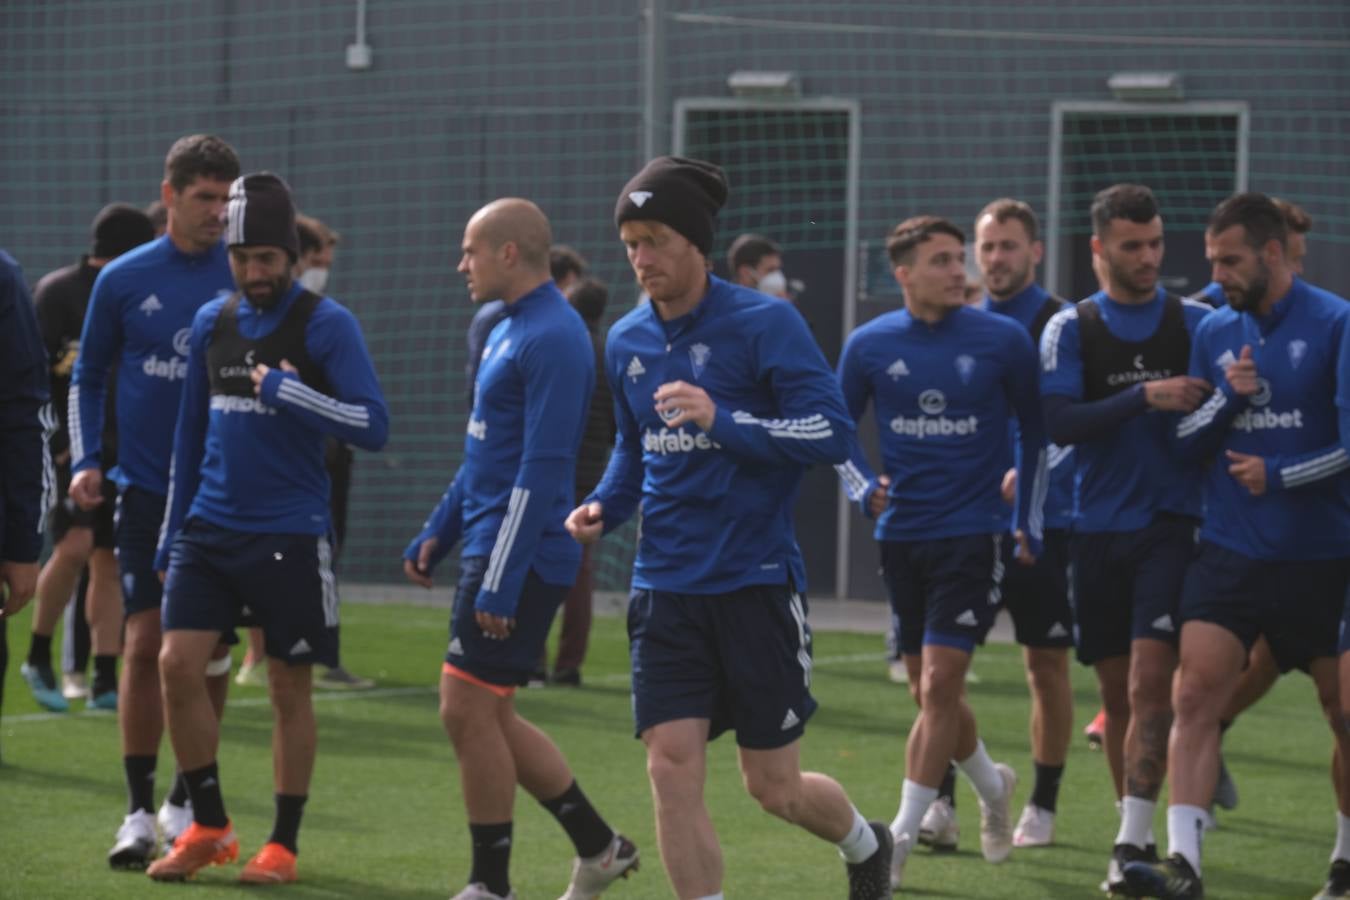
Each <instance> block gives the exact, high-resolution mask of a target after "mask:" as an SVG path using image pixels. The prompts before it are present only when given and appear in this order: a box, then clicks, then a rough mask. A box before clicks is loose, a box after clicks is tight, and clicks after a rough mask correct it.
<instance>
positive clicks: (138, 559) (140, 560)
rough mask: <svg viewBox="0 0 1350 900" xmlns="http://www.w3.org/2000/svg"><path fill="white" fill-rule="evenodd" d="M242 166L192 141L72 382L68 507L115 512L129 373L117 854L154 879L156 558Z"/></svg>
mask: <svg viewBox="0 0 1350 900" xmlns="http://www.w3.org/2000/svg"><path fill="white" fill-rule="evenodd" d="M238 174H239V158H238V157H237V156H236V155H235V152H234V150H233V149H232V148H231V147H230V145H229V144H227V143H225V142H224V141H223V140H221V139H220V138H218V137H215V136H212V135H202V134H197V135H190V136H188V137H184V138H180V139H179V140H178V141H176V142H175V143H174V145H173V146H172V147H171V148H169V154H168V156H167V158H166V159H165V161H164V181H163V184H162V185H161V186H160V196H161V199H162V200H163V202H164V205H165V206H166V207H168V209H169V227H168V231H167V232H166V233H165V235H164V236H163V237H161V238H158V239H157V240H154V241H151V242H150V243H148V244H143V245H142V246H140V247H137V248H136V249H135V250H133V251H131V252H130V253H127V254H124V255H122V256H120V257H118V258H117V259H115V260H113V261H112V262H110V263H108V265H106V266H104V267H103V271H101V272H100V273H99V275H98V278H97V279H96V280H95V282H94V291H93V294H92V295H91V296H90V298H89V311H88V313H87V315H86V316H85V321H84V331H83V333H82V334H81V337H80V354H79V357H78V358H77V359H76V360H75V369H74V373H73V375H72V377H71V383H70V404H69V405H70V421H69V423H68V427H69V430H70V456H71V462H72V465H71V470H72V472H74V474H73V475H72V477H71V480H70V491H69V494H70V497H71V499H73V500H74V501H75V502H76V503H78V504H79V505H80V506H81V507H83V508H84V509H93V508H94V507H96V506H98V505H99V504H100V503H103V502H104V499H103V475H102V465H103V447H102V443H101V438H102V433H103V416H104V399H105V394H106V385H107V380H108V374H109V371H110V370H111V369H112V367H113V366H114V365H116V366H117V391H116V401H117V402H116V409H117V428H116V431H117V434H118V446H117V466H116V467H115V468H113V469H112V470H111V471H110V472H109V477H110V478H112V479H113V480H114V481H115V482H117V492H118V497H117V524H116V529H115V535H114V540H115V542H116V544H117V547H116V551H117V565H118V569H119V571H120V573H121V583H122V600H123V607H124V611H125V613H126V621H125V632H124V638H123V647H122V677H121V683H120V685H119V690H118V704H117V716H118V724H119V726H120V728H121V733H122V754H123V755H122V762H123V768H124V769H125V772H126V781H127V796H128V813H127V816H126V818H125V819H123V821H122V825H121V827H120V828H119V829H118V831H117V839H116V841H115V843H114V844H113V847H112V849H111V850H110V851H109V853H108V862H109V864H110V865H112V866H113V867H114V868H138V869H139V868H144V867H145V866H146V864H147V863H149V862H150V860H151V859H153V858H154V855H155V850H156V833H155V824H156V821H155V814H154V813H153V812H152V810H153V809H154V790H155V763H156V760H157V757H158V753H159V741H160V737H161V735H162V734H163V731H164V716H163V711H162V710H163V707H162V701H161V697H160V683H159V650H160V600H161V585H160V581H159V576H158V574H157V573H156V571H155V567H154V558H155V547H156V543H157V541H158V538H159V529H160V525H161V523H162V521H163V519H164V505H165V495H166V494H167V493H168V490H169V457H170V455H171V453H172V449H173V422H174V419H175V417H176V415H177V413H178V403H179V399H180V397H181V390H180V389H181V387H182V381H183V376H184V375H185V373H186V371H187V366H186V356H187V349H188V337H189V335H190V334H191V330H192V328H191V326H192V317H193V316H194V315H195V314H196V312H197V310H198V309H199V308H200V307H201V306H202V304H204V303H206V302H207V301H208V300H210V299H211V298H212V297H214V296H216V295H217V294H221V293H228V292H229V291H232V290H234V278H233V277H232V276H231V274H230V267H229V263H228V262H227V260H226V255H225V245H224V244H223V243H221V240H220V236H221V231H222V225H221V223H220V214H221V212H222V210H224V208H225V198H226V196H227V194H228V192H229V188H230V182H231V180H233V179H234V178H236V177H237V176H238ZM226 649H227V648H225V647H222V648H221V649H220V651H219V653H220V656H219V657H218V659H216V660H213V662H212V664H211V681H212V696H213V698H215V702H216V705H217V709H218V710H219V709H221V708H223V705H224V702H225V690H226V688H227V687H228V685H227V683H226V682H227V679H226V676H227V675H228V673H229V656H228V653H225V652H224V651H225V650H226ZM186 800H187V791H186V788H185V786H184V785H183V784H182V782H181V779H179V780H178V782H177V783H176V784H175V786H174V789H173V791H172V793H170V795H169V797H168V798H166V801H165V804H164V806H163V807H161V809H160V826H161V828H162V830H163V832H164V838H165V840H166V842H171V841H172V840H173V839H174V838H175V837H176V836H177V835H178V834H179V833H180V832H181V830H182V829H183V828H186V827H187V821H188V813H187V810H186V807H185V806H184V804H185V803H186Z"/></svg>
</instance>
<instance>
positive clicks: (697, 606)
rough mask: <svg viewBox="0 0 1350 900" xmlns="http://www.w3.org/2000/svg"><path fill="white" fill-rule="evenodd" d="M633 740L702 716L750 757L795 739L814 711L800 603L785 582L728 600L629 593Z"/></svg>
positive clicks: (711, 731) (712, 732) (713, 733)
mask: <svg viewBox="0 0 1350 900" xmlns="http://www.w3.org/2000/svg"><path fill="white" fill-rule="evenodd" d="M628 647H629V654H630V656H631V658H632V669H633V718H634V722H635V734H637V735H638V736H639V737H641V735H642V733H643V732H645V731H646V730H647V729H649V728H652V727H654V726H656V725H660V724H662V723H663V722H674V721H677V720H679V719H707V720H708V722H709V728H708V739H709V740H711V739H713V738H715V737H717V736H718V735H720V734H722V732H724V731H727V730H732V731H735V732H736V743H737V745H739V746H741V747H744V748H746V749H747V750H774V749H777V748H778V747H786V746H787V745H788V744H791V743H792V742H793V741H796V740H798V739H799V738H800V737H801V736H802V733H803V732H804V731H805V730H806V720H807V719H809V718H810V717H811V714H812V713H814V712H815V711H816V701H815V699H814V698H813V697H812V696H811V627H810V626H809V625H807V623H806V600H805V599H804V598H803V597H802V595H801V594H799V593H797V591H795V590H793V589H792V588H791V587H789V586H787V585H750V586H747V587H743V588H739V589H738V590H735V591H731V592H729V593H726V594H675V593H669V592H667V591H654V590H645V589H637V590H634V591H633V593H632V596H631V597H630V598H629V602H628Z"/></svg>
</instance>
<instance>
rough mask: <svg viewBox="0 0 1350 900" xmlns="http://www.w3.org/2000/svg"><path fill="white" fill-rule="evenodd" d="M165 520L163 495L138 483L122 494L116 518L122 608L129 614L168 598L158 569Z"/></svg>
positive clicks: (156, 605) (121, 492)
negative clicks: (158, 556)
mask: <svg viewBox="0 0 1350 900" xmlns="http://www.w3.org/2000/svg"><path fill="white" fill-rule="evenodd" d="M105 502H106V501H105ZM163 520H164V495H163V494H155V493H152V492H150V491H147V490H145V489H143V488H138V487H136V486H135V485H129V486H128V487H126V488H125V489H124V490H122V491H120V492H119V493H118V495H117V515H116V518H115V519H114V526H115V527H114V532H115V536H116V539H117V547H116V550H117V571H118V574H119V575H120V576H121V578H122V608H123V609H124V610H125V611H126V614H127V615H128V616H132V615H135V614H136V613H139V612H145V611H146V610H148V609H159V604H160V601H161V600H163V598H164V591H163V587H162V586H161V585H160V583H159V573H158V572H156V571H155V551H157V550H158V549H159V527H160V525H161V524H162V522H163Z"/></svg>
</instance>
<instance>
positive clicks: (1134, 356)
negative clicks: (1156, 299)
mask: <svg viewBox="0 0 1350 900" xmlns="http://www.w3.org/2000/svg"><path fill="white" fill-rule="evenodd" d="M1077 307H1078V341H1079V346H1080V353H1081V356H1082V360H1083V395H1084V396H1083V399H1084V400H1087V401H1093V400H1101V399H1103V398H1104V397H1110V396H1111V395H1113V394H1118V393H1120V392H1121V391H1124V390H1128V389H1129V388H1131V387H1133V386H1134V385H1136V384H1141V383H1142V382H1145V381H1159V380H1161V379H1164V378H1171V377H1172V376H1174V375H1184V374H1186V372H1187V371H1189V369H1190V361H1191V336H1190V334H1189V333H1188V332H1187V331H1186V316H1185V313H1184V312H1183V307H1182V300H1181V298H1180V297H1178V296H1176V295H1175V294H1165V295H1164V298H1163V314H1162V320H1161V321H1160V322H1159V323H1158V327H1157V329H1155V330H1154V332H1153V334H1152V335H1150V336H1149V337H1148V338H1147V339H1146V340H1142V341H1125V340H1121V339H1120V338H1118V337H1116V336H1115V335H1114V334H1112V333H1111V330H1110V329H1109V328H1107V327H1106V322H1105V321H1104V320H1103V319H1102V312H1101V307H1100V306H1098V305H1097V304H1096V303H1095V302H1093V301H1092V300H1091V299H1088V300H1080V301H1078V303H1077Z"/></svg>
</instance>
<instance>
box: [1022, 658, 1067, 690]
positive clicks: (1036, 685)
mask: <svg viewBox="0 0 1350 900" xmlns="http://www.w3.org/2000/svg"><path fill="white" fill-rule="evenodd" d="M1027 681H1029V682H1030V683H1031V687H1032V689H1033V690H1036V691H1046V690H1052V689H1054V688H1056V687H1059V686H1060V685H1063V686H1066V687H1067V686H1068V684H1069V655H1068V652H1067V651H1063V650H1046V649H1036V650H1032V651H1031V652H1030V653H1028V654H1027Z"/></svg>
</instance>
